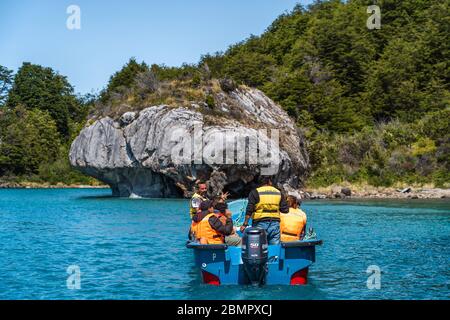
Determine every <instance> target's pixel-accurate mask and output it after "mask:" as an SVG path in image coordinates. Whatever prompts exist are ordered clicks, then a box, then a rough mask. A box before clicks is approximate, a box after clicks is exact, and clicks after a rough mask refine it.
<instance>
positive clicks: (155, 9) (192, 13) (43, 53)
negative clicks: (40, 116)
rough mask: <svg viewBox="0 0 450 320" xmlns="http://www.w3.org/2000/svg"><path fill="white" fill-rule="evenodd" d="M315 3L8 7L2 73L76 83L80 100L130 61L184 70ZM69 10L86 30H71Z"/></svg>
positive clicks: (111, 2) (248, 0) (52, 0)
mask: <svg viewBox="0 0 450 320" xmlns="http://www.w3.org/2000/svg"><path fill="white" fill-rule="evenodd" d="M299 2H300V3H302V4H304V5H307V4H309V3H311V2H312V1H311V0H226V1H224V0H221V1H219V0H158V1H157V0H147V1H143V0H142V1H140V0H129V1H124V0H120V1H119V0H108V1H107V0H71V1H66V0H0V65H3V66H6V67H8V68H10V69H13V70H14V71H16V70H17V68H18V67H20V65H21V64H22V62H24V61H27V62H31V63H36V64H40V65H43V66H48V67H51V68H53V69H55V70H57V71H58V72H59V73H60V74H62V75H65V76H67V77H68V80H69V81H70V83H71V84H72V85H73V86H74V87H75V91H76V92H79V93H88V92H91V91H92V90H94V91H97V90H99V89H102V88H103V87H104V86H105V85H106V83H107V81H108V79H109V77H110V76H111V74H113V73H114V72H116V71H117V70H119V69H120V68H121V66H122V65H123V64H124V63H126V62H127V60H128V59H129V58H130V57H136V59H137V60H138V61H142V60H143V61H145V62H146V63H148V64H152V63H157V64H161V63H163V64H166V65H168V66H179V65H181V64H182V63H183V62H187V63H195V62H198V60H199V58H200V56H201V55H202V54H205V53H213V52H216V51H223V50H225V49H226V48H227V47H228V46H229V45H230V44H233V43H236V42H239V41H241V40H244V39H245V38H247V37H248V36H250V35H251V34H255V35H259V34H261V33H262V32H264V30H265V29H266V28H267V27H268V26H269V25H270V24H271V22H272V21H273V20H274V19H275V18H276V17H277V16H279V15H280V14H282V13H283V12H285V11H290V10H292V9H293V8H294V6H295V4H296V3H299ZM69 5H78V6H79V7H80V9H81V29H80V30H69V29H68V28H67V27H66V21H67V19H68V17H69V14H67V13H66V10H67V7H68V6H69Z"/></svg>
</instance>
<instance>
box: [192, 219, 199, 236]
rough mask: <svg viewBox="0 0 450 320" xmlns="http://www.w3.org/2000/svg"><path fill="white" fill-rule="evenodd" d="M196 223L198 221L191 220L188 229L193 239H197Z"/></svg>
mask: <svg viewBox="0 0 450 320" xmlns="http://www.w3.org/2000/svg"><path fill="white" fill-rule="evenodd" d="M198 224H199V222H195V221H192V222H191V230H190V231H191V234H192V238H193V239H197V233H198Z"/></svg>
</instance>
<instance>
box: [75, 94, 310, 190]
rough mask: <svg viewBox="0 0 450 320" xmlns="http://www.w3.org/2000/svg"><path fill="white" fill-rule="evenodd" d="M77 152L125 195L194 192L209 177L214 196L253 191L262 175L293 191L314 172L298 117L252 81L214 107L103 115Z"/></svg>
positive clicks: (79, 161) (83, 166)
mask: <svg viewBox="0 0 450 320" xmlns="http://www.w3.org/2000/svg"><path fill="white" fill-rule="evenodd" d="M231 89H232V88H231ZM261 130H262V131H261ZM264 130H266V132H264ZM277 130H278V132H277ZM277 134H278V135H277ZM69 158H70V163H71V165H72V166H73V167H75V168H76V169H78V170H80V171H82V172H84V173H86V174H88V175H90V176H93V177H95V178H97V179H98V180H100V181H103V182H104V183H106V184H108V185H110V186H111V189H112V192H113V195H114V196H125V197H129V196H141V197H183V196H184V197H187V196H189V195H190V194H191V193H192V191H193V188H194V187H195V182H196V181H197V180H202V181H205V182H207V184H208V187H209V194H210V196H212V195H215V194H217V193H219V192H221V191H223V190H225V191H229V192H230V193H231V195H232V196H234V197H240V196H247V193H248V192H249V190H250V189H251V188H253V187H254V186H255V183H256V181H257V179H258V177H259V176H260V175H272V176H273V178H274V181H275V183H276V184H277V185H278V186H279V187H281V188H283V189H285V190H286V191H288V190H290V191H292V190H296V189H298V188H299V187H301V186H302V182H303V181H304V178H305V175H306V173H307V170H308V157H307V154H306V152H305V146H304V141H303V139H302V137H301V136H300V135H299V133H298V132H297V130H296V127H295V125H294V123H293V121H292V120H291V119H290V118H289V117H288V115H287V114H286V113H285V111H283V110H282V109H281V108H280V107H279V106H278V105H276V104H275V103H274V102H273V101H271V100H270V99H269V98H268V97H266V96H265V95H264V94H263V93H262V92H261V91H259V90H256V89H250V88H247V87H239V88H235V89H233V90H231V91H230V92H225V91H223V90H222V91H220V92H218V93H216V94H215V95H214V107H213V108H211V107H210V106H208V105H205V106H201V105H200V104H192V105H191V106H189V107H173V106H167V105H159V106H151V107H147V108H145V109H143V110H141V111H136V112H126V113H124V114H123V115H122V116H121V117H120V118H119V119H113V118H110V117H103V118H101V119H98V120H97V121H95V122H94V123H93V124H91V125H89V126H87V127H85V128H84V129H83V130H82V131H81V133H80V134H79V136H78V137H77V138H76V139H75V140H74V142H73V144H72V146H71V150H70V154H69Z"/></svg>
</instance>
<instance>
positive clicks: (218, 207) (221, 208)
mask: <svg viewBox="0 0 450 320" xmlns="http://www.w3.org/2000/svg"><path fill="white" fill-rule="evenodd" d="M214 209H216V210H218V211H220V213H225V212H226V211H227V209H228V206H227V204H226V203H225V202H218V203H216V205H215V206H214Z"/></svg>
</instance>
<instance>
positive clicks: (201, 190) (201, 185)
mask: <svg viewBox="0 0 450 320" xmlns="http://www.w3.org/2000/svg"><path fill="white" fill-rule="evenodd" d="M197 190H198V193H199V194H201V195H203V194H205V193H206V191H208V188H207V186H206V184H205V183H199V184H198V187H197Z"/></svg>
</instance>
